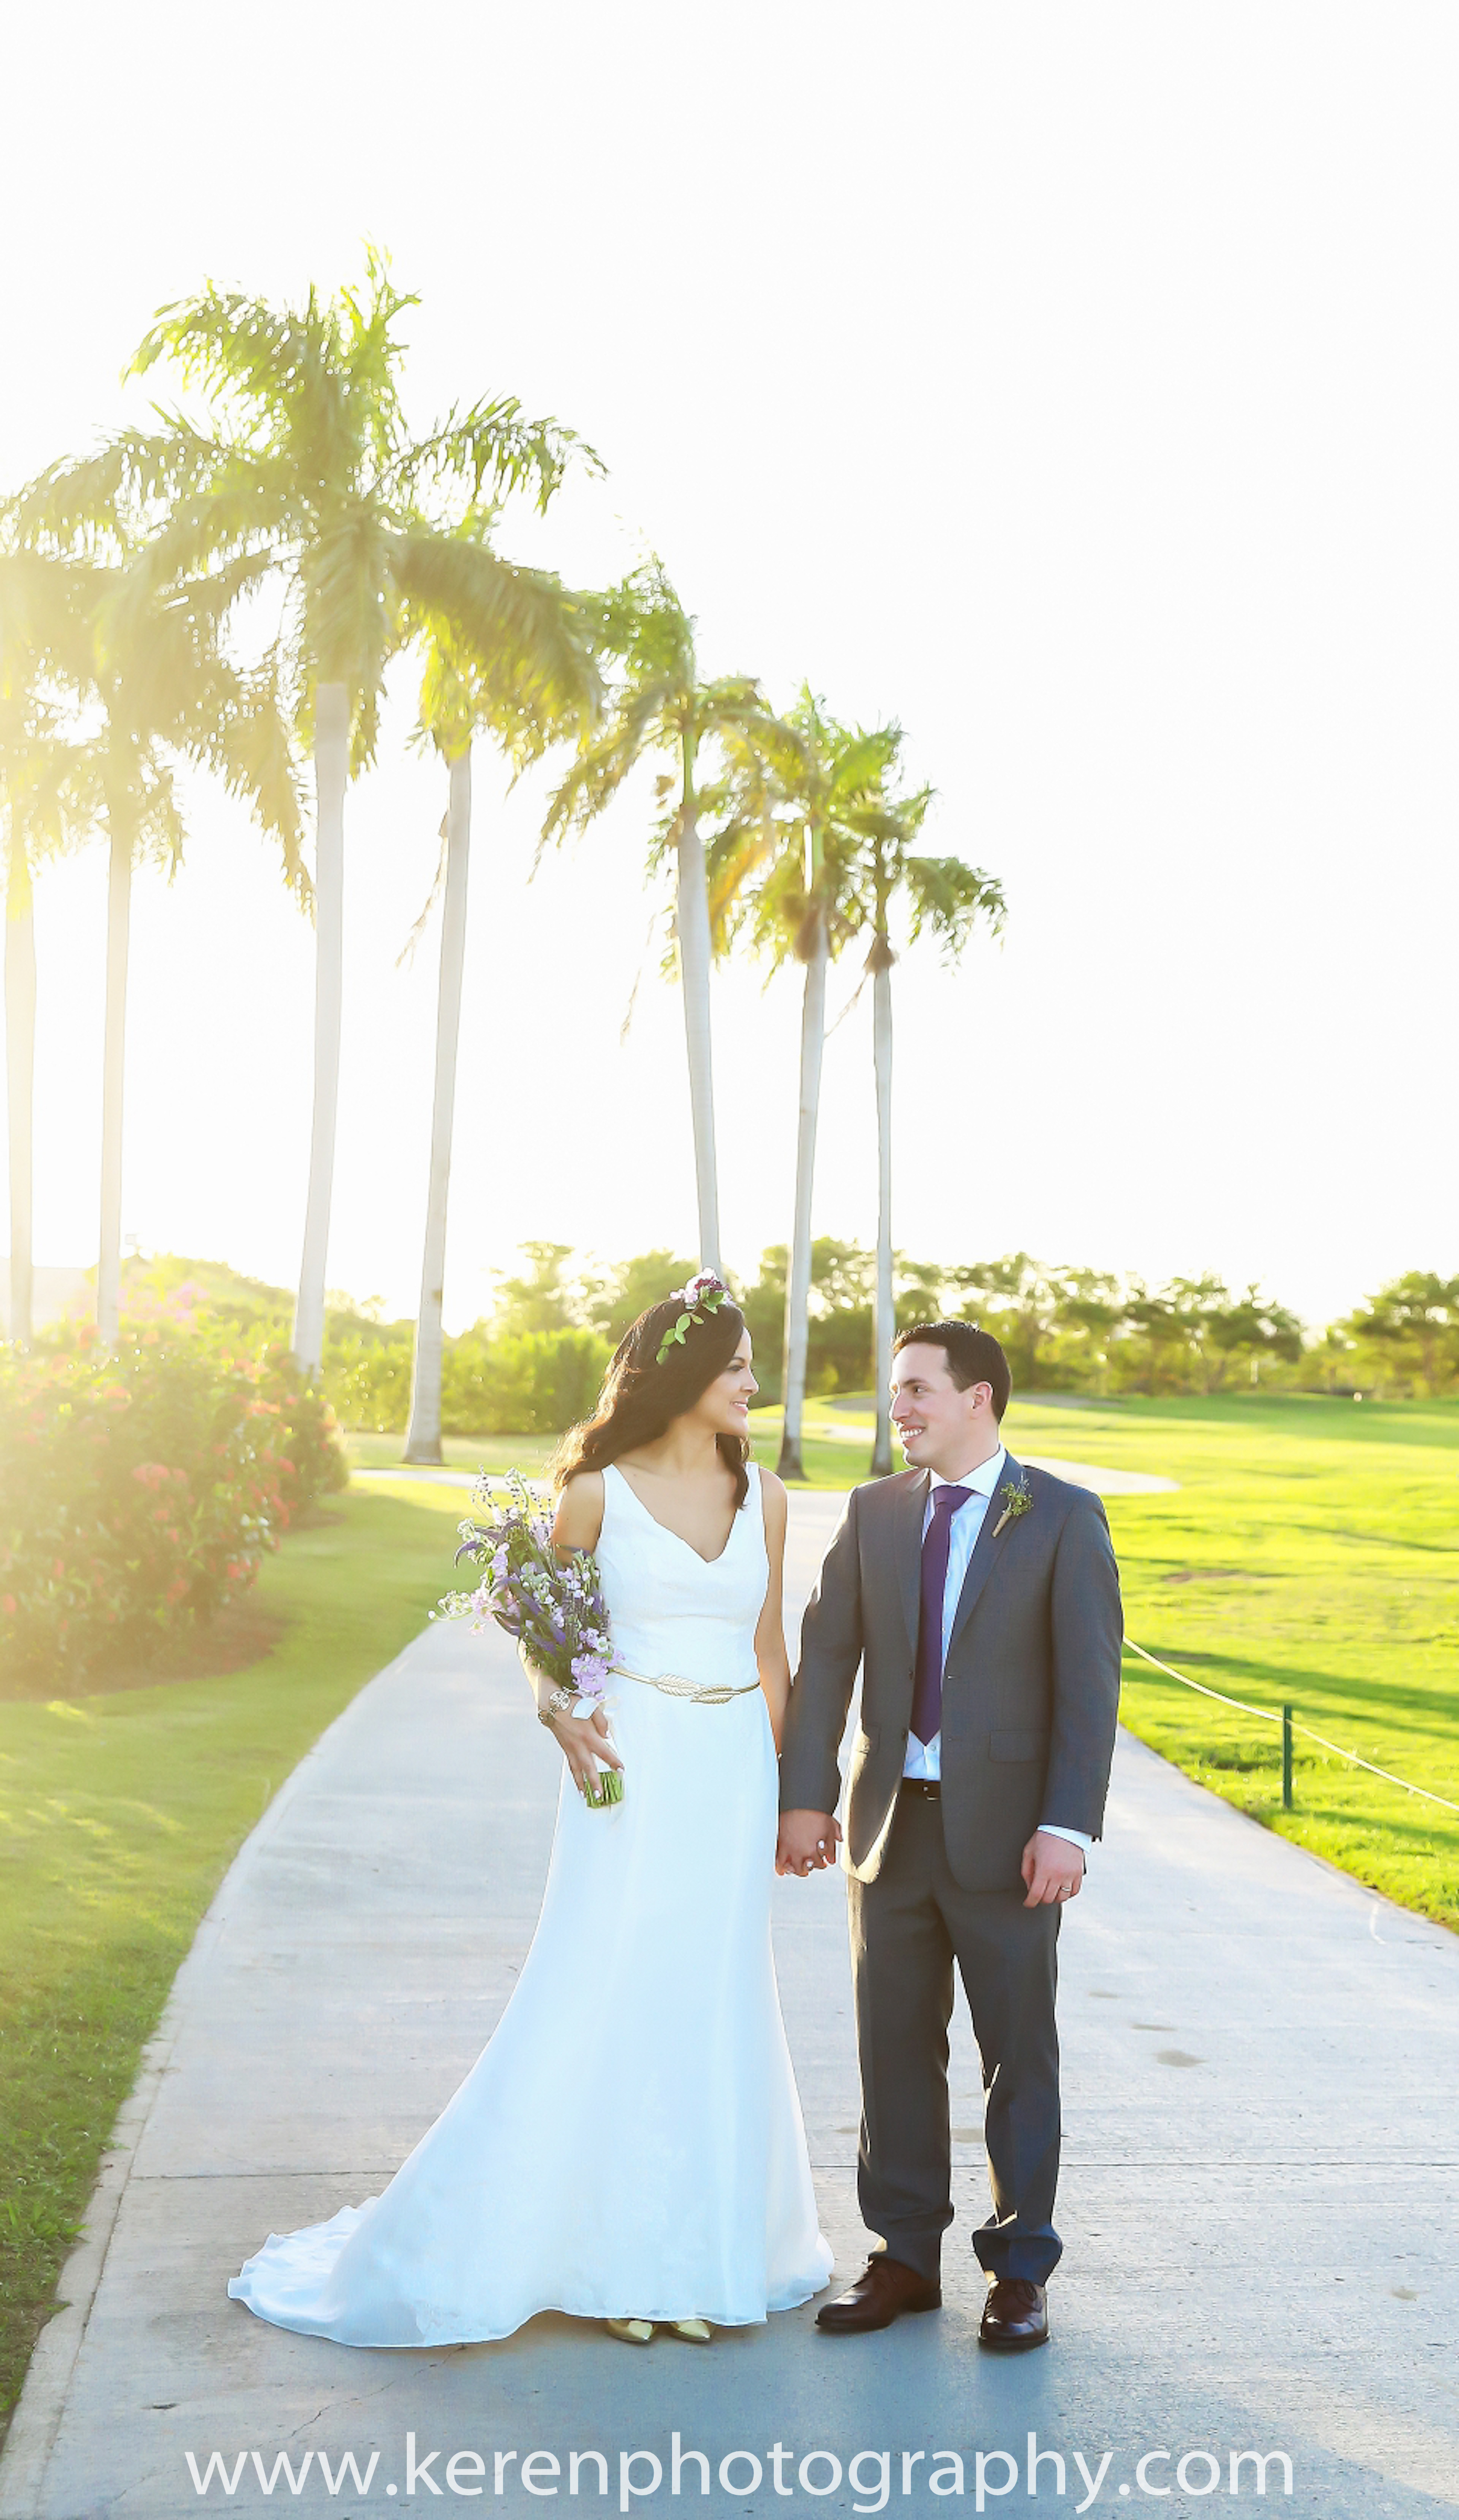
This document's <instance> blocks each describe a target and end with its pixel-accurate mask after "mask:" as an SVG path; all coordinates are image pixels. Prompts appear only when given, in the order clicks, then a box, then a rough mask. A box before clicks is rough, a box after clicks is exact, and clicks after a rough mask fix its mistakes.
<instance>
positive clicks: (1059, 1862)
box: [1019, 1828, 1084, 1908]
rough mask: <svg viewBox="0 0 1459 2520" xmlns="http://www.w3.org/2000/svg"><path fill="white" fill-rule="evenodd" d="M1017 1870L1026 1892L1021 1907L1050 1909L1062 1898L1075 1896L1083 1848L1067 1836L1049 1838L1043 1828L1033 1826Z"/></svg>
mask: <svg viewBox="0 0 1459 2520" xmlns="http://www.w3.org/2000/svg"><path fill="white" fill-rule="evenodd" d="M1019 1869H1020V1871H1021V1872H1022V1873H1023V1876H1024V1887H1025V1889H1026V1891H1027V1893H1028V1896H1027V1898H1026V1900H1025V1901H1024V1905H1025V1907H1026V1908H1052V1907H1053V1906H1055V1904H1056V1903H1058V1902H1061V1901H1063V1900H1066V1899H1077V1897H1078V1895H1079V1892H1080V1890H1081V1889H1082V1887H1083V1883H1084V1850H1083V1848H1082V1847H1079V1846H1074V1845H1072V1844H1071V1841H1070V1839H1069V1838H1067V1837H1051V1836H1050V1834H1049V1832H1048V1830H1047V1829H1044V1828H1039V1829H1035V1830H1034V1832H1033V1835H1032V1836H1031V1837H1030V1838H1029V1840H1028V1843H1027V1845H1026V1847H1025V1849H1024V1860H1023V1863H1022V1864H1021V1865H1020V1867H1019Z"/></svg>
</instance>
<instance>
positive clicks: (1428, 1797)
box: [1124, 1637, 1459, 1812]
mask: <svg viewBox="0 0 1459 2520" xmlns="http://www.w3.org/2000/svg"><path fill="white" fill-rule="evenodd" d="M1124 1643H1125V1648H1126V1650H1127V1651H1128V1652H1130V1653H1134V1654H1138V1655H1139V1657H1140V1660H1141V1661H1142V1662H1148V1663H1149V1664H1150V1665H1151V1666H1152V1668H1153V1669H1154V1670H1156V1671H1163V1673H1164V1675H1165V1678H1166V1679H1167V1680H1178V1681H1179V1683H1180V1686H1181V1688H1194V1689H1195V1690H1197V1691H1198V1693H1199V1694H1200V1695H1201V1696H1202V1697H1213V1698H1214V1699H1215V1701H1216V1703H1217V1705H1219V1706H1234V1707H1235V1708H1236V1710H1237V1712H1238V1714H1241V1715H1254V1716H1255V1718H1256V1720H1257V1722H1258V1723H1260V1724H1280V1726H1281V1728H1282V1809H1283V1810H1284V1811H1291V1809H1292V1736H1293V1734H1294V1733H1301V1735H1302V1737H1303V1739H1304V1740H1307V1741H1315V1742H1316V1743H1317V1744H1318V1746H1319V1748H1321V1749H1323V1750H1331V1751H1332V1753H1333V1756H1334V1757H1335V1758H1338V1759H1346V1760H1349V1761H1350V1762H1351V1764H1352V1766H1353V1767H1354V1768H1366V1770H1367V1772H1368V1774H1369V1776H1370V1777H1382V1778H1383V1780H1384V1783H1385V1784H1388V1785H1399V1786H1401V1787H1402V1789H1403V1791H1404V1793H1405V1794H1417V1795H1418V1796H1419V1797H1420V1799H1421V1800H1422V1801H1424V1802H1426V1803H1437V1805H1438V1807H1439V1810H1440V1811H1448V1812H1459V1803H1451V1802H1450V1801H1449V1800H1448V1799H1447V1797H1446V1796H1445V1795H1443V1794H1436V1793H1432V1792H1431V1791H1430V1789H1429V1787H1428V1786H1427V1785H1414V1784H1410V1782H1409V1780H1408V1778H1406V1777H1395V1776H1394V1775H1393V1773H1392V1770H1391V1768H1377V1767H1375V1766H1374V1764H1373V1761H1372V1760H1371V1759H1360V1758H1359V1756H1358V1754H1357V1752H1356V1750H1345V1749H1344V1748H1343V1746H1342V1744H1341V1742H1338V1741H1330V1740H1329V1739H1328V1737H1327V1734H1326V1733H1314V1732H1313V1730H1312V1727H1311V1725H1310V1724H1299V1723H1298V1722H1297V1720H1296V1717H1295V1716H1294V1715H1293V1712H1292V1709H1291V1707H1290V1706H1284V1707H1283V1708H1282V1711H1281V1713H1280V1714H1278V1713H1277V1711H1276V1709H1275V1708H1274V1707H1271V1706H1249V1705H1248V1704H1247V1702H1246V1699H1245V1698H1244V1697H1228V1696H1227V1695H1226V1694H1225V1691H1224V1690H1223V1689H1219V1688H1207V1686H1206V1683H1205V1681H1204V1680H1192V1679H1191V1677H1190V1675H1189V1673H1187V1672H1183V1671H1176V1670H1175V1668H1174V1666H1173V1664H1171V1663H1168V1662H1162V1661H1161V1659H1160V1656H1159V1655H1158V1654H1153V1653H1147V1652H1146V1650H1145V1647H1144V1646H1143V1645H1137V1644H1136V1643H1135V1641H1134V1638H1133V1637H1126V1638H1125V1640H1124Z"/></svg>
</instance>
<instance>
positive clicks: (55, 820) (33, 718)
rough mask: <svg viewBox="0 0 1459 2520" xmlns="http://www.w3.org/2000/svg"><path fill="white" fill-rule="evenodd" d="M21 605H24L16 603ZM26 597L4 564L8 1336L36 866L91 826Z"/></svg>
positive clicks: (31, 1021) (1, 745)
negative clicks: (35, 642) (31, 625)
mask: <svg viewBox="0 0 1459 2520" xmlns="http://www.w3.org/2000/svg"><path fill="white" fill-rule="evenodd" d="M18 596H19V597H21V598H22V601H21V602H20V603H19V604H18V602H17V598H18ZM27 611H28V607H27V606H26V605H25V604H24V602H23V588H22V587H21V586H19V585H18V584H17V582H16V578H15V576H14V575H13V574H12V571H11V556H10V555H7V557H6V560H5V561H4V562H0V807H3V810H4V830H5V910H4V918H5V1077H6V1103H7V1117H8V1122H9V1149H10V1166H9V1168H10V1335H11V1337H12V1339H14V1340H16V1341H17V1342H18V1343H19V1344H20V1345H21V1346H22V1347H24V1346H27V1345H28V1344H29V1340H30V1335H31V1330H32V1328H33V1323H32V1318H31V1311H32V1303H31V1298H32V1284H33V1277H34V1266H33V1247H32V1233H31V1177H32V1170H33V1163H32V1141H33V1124H34V1076H35V924H34V920H33V917H32V913H31V883H32V875H33V871H34V868H35V865H36V863H37V862H38V860H39V859H41V858H42V857H47V856H51V855H54V854H55V853H56V852H58V851H59V850H61V849H62V848H64V847H66V846H68V844H69V842H70V841H71V840H72V839H73V838H74V837H75V834H76V829H77V824H78V821H82V822H84V813H85V809H84V800H83V799H82V798H81V797H80V796H78V794H77V787H78V779H77V772H78V768H79V766H80V765H79V756H78V753H77V750H76V747H75V746H74V745H73V744H72V743H70V742H68V741H67V738H66V735H65V733H64V732H63V723H62V716H61V711H60V708H59V706H58V704H57V699H56V696H55V695H54V694H53V693H52V692H51V691H50V690H49V689H48V688H47V684H46V679H45V675H44V670H43V667H42V665H41V661H40V659H39V658H38V656H37V654H36V652H35V649H34V646H33V644H32V642H31V639H30V636H29V628H28V621H27V618H26V614H27Z"/></svg>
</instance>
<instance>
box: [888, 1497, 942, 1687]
mask: <svg viewBox="0 0 1459 2520" xmlns="http://www.w3.org/2000/svg"><path fill="white" fill-rule="evenodd" d="M931 1486H932V1478H931V1475H930V1473H929V1472H928V1471H926V1470H924V1471H923V1473H922V1475H921V1477H920V1478H915V1479H913V1480H912V1481H911V1483H910V1485H909V1486H907V1487H905V1488H903V1490H902V1493H901V1495H900V1496H899V1497H898V1499H897V1503H896V1528H895V1532H894V1535H893V1539H892V1551H893V1554H894V1556H895V1560H896V1578H897V1586H898V1589H899V1591H900V1593H901V1602H902V1615H903V1617H904V1618H905V1620H906V1623H907V1642H908V1643H909V1645H910V1646H911V1648H912V1657H913V1660H914V1661H915V1660H916V1656H917V1629H918V1624H919V1622H920V1620H921V1617H922V1522H923V1516H924V1515H925V1513H926V1512H927V1497H928V1490H929V1488H930V1487H931Z"/></svg>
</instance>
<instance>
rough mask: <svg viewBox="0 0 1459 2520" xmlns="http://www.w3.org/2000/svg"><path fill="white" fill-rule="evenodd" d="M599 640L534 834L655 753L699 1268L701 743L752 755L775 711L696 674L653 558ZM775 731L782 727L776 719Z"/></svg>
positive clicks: (708, 1092)
mask: <svg viewBox="0 0 1459 2520" xmlns="http://www.w3.org/2000/svg"><path fill="white" fill-rule="evenodd" d="M597 629H598V637H599V640H600V643H601V645H602V647H603V649H604V650H605V651H606V652H608V653H610V654H611V655H614V656H616V657H617V658H619V659H620V660H621V671H620V675H619V678H618V681H617V686H616V690H615V691H614V693H613V696H612V698H611V701H610V703H609V706H608V708H607V710H606V712H605V716H604V720H603V723H602V725H601V726H600V727H598V728H596V729H595V730H594V731H593V732H592V734H591V735H589V736H586V737H585V738H584V740H583V742H582V743H581V744H580V746H579V748H578V752H577V756H576V759H575V760H574V761H573V763H572V766H571V768H570V771H569V772H568V775H567V777H566V778H565V779H564V780H563V782H562V784H561V786H560V787H558V789H557V792H556V794H555V795H554V796H553V798H552V801H551V803H550V805H549V806H548V809H547V817H546V820H545V822H544V824H543V826H542V837H543V841H544V843H546V842H549V841H554V840H561V839H562V838H563V837H564V835H565V834H566V833H567V832H582V831H585V830H586V829H587V826H588V825H589V823H591V822H592V821H593V819H594V817H595V816H597V815H598V814H601V813H602V812H603V810H604V808H605V806H607V805H608V804H610V803H611V802H612V800H613V798H614V797H615V796H616V794H617V792H618V789H619V788H620V787H621V786H622V784H623V782H624V780H625V779H626V778H627V776H628V774H629V772H630V770H632V769H633V768H634V766H635V764H636V763H637V762H638V761H639V760H641V759H642V757H643V755H644V754H645V753H646V752H663V753H667V754H668V755H669V756H670V758H671V760H672V761H673V764H674V767H673V769H672V770H668V771H665V772H664V773H663V774H662V775H661V778H660V780H659V782H658V790H657V792H658V799H659V802H660V804H661V807H662V808H663V812H662V816H661V820H660V823H659V825H658V827H657V830H656V832H655V834H654V838H653V841H652V844H651V847H650V852H649V866H650V870H651V872H657V871H658V869H659V868H660V867H661V865H662V863H663V861H664V859H665V858H666V857H667V856H668V855H669V853H670V851H671V852H672V854H673V859H674V869H675V879H674V937H675V944H676V949H677V962H678V970H679V985H680V988H681V990H682V993H683V1001H684V1037H685V1048H686V1051H687V1055H688V1063H689V1102H690V1114H691V1123H692V1127H693V1133H694V1174H695V1187H696V1193H697V1200H698V1208H699V1253H700V1266H701V1268H703V1269H713V1270H715V1271H716V1272H718V1271H720V1270H721V1269H722V1261H721V1256H720V1245H719V1182H718V1169H717V1164H716V1159H715V1147H714V1073H713V1061H712V1056H711V1047H710V1038H709V957H710V947H709V903H708V890H707V877H706V868H705V848H704V840H703V837H702V834H701V829H700V826H701V822H702V819H703V816H704V813H705V810H706V801H707V799H706V790H705V787H704V785H703V782H702V763H703V757H704V753H705V749H706V747H707V745H708V744H709V743H711V742H720V743H723V742H726V741H728V740H734V741H735V742H737V743H738V744H739V745H740V746H741V748H742V749H745V750H747V751H748V752H749V753H750V754H751V755H752V756H753V757H758V754H759V752H760V750H761V749H762V747H763V746H764V744H765V743H766V742H768V741H769V740H770V739H771V738H772V737H773V736H774V733H775V730H776V725H777V721H776V720H775V718H774V717H773V716H772V714H771V712H770V710H769V709H768V708H767V706H766V704H765V701H764V698H763V697H762V695H761V692H760V688H759V685H758V684H757V683H756V682H754V681H753V680H752V678H751V677H750V676H749V675H745V674H728V675H722V676H720V677H719V678H718V679H717V680H714V681H704V680H702V679H701V676H700V669H699V660H698V656H697V653H696V650H695V624H694V622H693V620H692V618H691V617H690V615H689V614H688V613H687V612H686V611H685V610H684V607H683V606H682V605H681V604H680V602H679V599H678V597H677V595H676V594H675V593H674V590H673V588H672V587H671V586H670V584H669V582H668V579H667V577H666V576H665V575H664V572H663V568H662V565H661V562H659V561H657V560H655V561H650V562H646V563H645V565H644V566H643V567H641V568H638V569H635V570H634V571H633V572H632V573H631V574H630V575H629V576H628V577H626V578H624V579H623V580H622V582H621V584H620V585H618V586H616V587H615V588H613V589H612V590H611V592H610V593H609V594H608V595H607V596H605V597H603V598H602V599H601V601H600V605H599V607H598V622H597ZM782 732H783V731H782Z"/></svg>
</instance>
